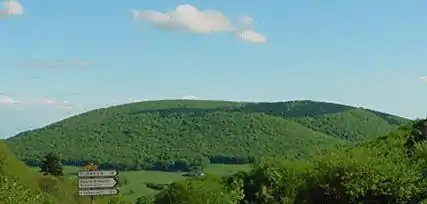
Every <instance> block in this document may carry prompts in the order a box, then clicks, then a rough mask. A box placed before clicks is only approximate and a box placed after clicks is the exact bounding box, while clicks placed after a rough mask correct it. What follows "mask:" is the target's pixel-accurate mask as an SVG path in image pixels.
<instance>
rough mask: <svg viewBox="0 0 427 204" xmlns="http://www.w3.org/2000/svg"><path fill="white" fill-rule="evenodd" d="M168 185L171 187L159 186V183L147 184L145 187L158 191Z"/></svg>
mask: <svg viewBox="0 0 427 204" xmlns="http://www.w3.org/2000/svg"><path fill="white" fill-rule="evenodd" d="M167 185H169V184H158V183H150V182H145V186H146V187H147V188H151V189H153V190H156V191H158V190H162V189H164V188H165V187H166V186H167Z"/></svg>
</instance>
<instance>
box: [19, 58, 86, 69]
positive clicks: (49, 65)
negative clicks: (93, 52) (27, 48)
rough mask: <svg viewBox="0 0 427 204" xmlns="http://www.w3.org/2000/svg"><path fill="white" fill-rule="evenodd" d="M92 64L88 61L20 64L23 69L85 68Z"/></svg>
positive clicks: (37, 60)
mask: <svg viewBox="0 0 427 204" xmlns="http://www.w3.org/2000/svg"><path fill="white" fill-rule="evenodd" d="M93 64H94V62H92V61H90V60H46V59H45V60H42V59H35V60H25V61H23V62H22V65H23V66H25V67H31V68H48V69H52V68H68V67H71V68H85V67H90V66H92V65H93Z"/></svg>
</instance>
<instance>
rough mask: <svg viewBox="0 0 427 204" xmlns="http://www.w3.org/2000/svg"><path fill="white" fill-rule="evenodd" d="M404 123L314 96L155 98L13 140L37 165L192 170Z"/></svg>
mask: <svg viewBox="0 0 427 204" xmlns="http://www.w3.org/2000/svg"><path fill="white" fill-rule="evenodd" d="M390 121H392V122H390ZM406 121H408V120H406V119H403V118H400V117H397V116H390V115H388V114H384V113H379V112H375V111H370V110H366V109H361V108H354V107H351V106H345V105H339V104H332V103H325V102H315V101H291V102H279V103H237V102H226V101H197V100H172V101H149V102H140V103H133V104H126V105H121V106H115V107H110V108H104V109H99V110H95V111H90V112H87V113H84V114H81V115H79V116H75V117H72V118H69V119H66V120H63V121H60V122H58V123H54V124H52V125H49V126H46V127H44V128H41V129H37V130H33V131H28V132H24V133H21V134H19V135H17V136H15V137H12V138H10V139H8V140H7V142H8V143H9V144H10V146H11V148H12V150H13V151H14V152H15V153H17V155H19V156H20V158H21V159H23V160H25V161H27V162H29V163H33V164H35V163H37V161H38V160H39V159H40V158H41V157H42V156H43V155H44V154H46V153H47V152H49V151H56V152H59V153H60V154H61V155H62V156H63V158H64V159H65V160H66V162H68V163H70V164H81V163H82V162H83V161H87V160H95V161H98V162H100V163H104V165H106V166H109V167H112V166H114V168H122V169H140V168H145V169H163V170H165V169H167V170H187V169H188V168H190V167H191V165H192V164H193V163H200V162H204V161H205V160H206V158H209V159H210V161H211V162H215V163H248V162H251V161H253V160H254V159H255V158H261V157H285V158H303V157H308V156H310V155H314V154H318V153H319V152H324V151H326V150H329V149H333V148H336V147H337V146H342V145H348V144H351V143H354V142H360V141H364V140H366V139H370V138H373V137H374V136H378V135H379V136H381V135H384V134H386V133H388V132H389V131H391V130H393V129H395V128H396V127H397V126H398V125H400V124H402V123H403V122H406Z"/></svg>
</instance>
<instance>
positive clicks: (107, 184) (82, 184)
mask: <svg viewBox="0 0 427 204" xmlns="http://www.w3.org/2000/svg"><path fill="white" fill-rule="evenodd" d="M116 184H117V180H116V179H115V178H82V179H79V188H114V187H115V186H116Z"/></svg>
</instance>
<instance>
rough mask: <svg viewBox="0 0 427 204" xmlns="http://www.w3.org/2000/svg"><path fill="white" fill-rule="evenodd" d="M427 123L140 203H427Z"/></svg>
mask: <svg viewBox="0 0 427 204" xmlns="http://www.w3.org/2000/svg"><path fill="white" fill-rule="evenodd" d="M423 123H425V125H423ZM426 140H427V120H425V121H416V122H414V123H411V124H408V125H406V126H404V127H401V128H400V129H399V130H398V131H396V132H393V133H391V134H389V135H388V136H385V137H381V138H378V139H376V140H375V141H372V142H369V143H365V144H361V145H359V146H358V147H355V148H351V149H343V150H338V151H335V152H331V153H329V154H327V155H324V156H319V157H315V158H312V159H310V160H299V161H282V162H277V161H275V162H263V163H260V164H257V165H255V166H254V168H253V169H252V170H251V171H250V172H240V173H237V174H234V175H232V176H229V177H225V178H220V177H215V176H208V177H205V178H201V179H200V178H197V179H190V180H185V181H181V182H177V183H173V184H171V185H169V186H168V187H167V188H166V189H164V190H163V191H161V192H160V193H159V194H157V195H155V196H151V197H143V198H140V199H139V202H138V203H146V204H148V203H155V204H172V203H173V204H184V203H185V204H206V203H208V204H226V203H229V204H283V203H289V204H292V203H294V204H324V203H330V204H353V203H354V204H358V203H380V204H386V203H395V204H397V203H399V204H405V203H407V204H409V203H427V190H426V189H427V177H426V176H427V174H426V171H425V170H426V169H427V157H426V156H427V144H426V143H425V141H426Z"/></svg>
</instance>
